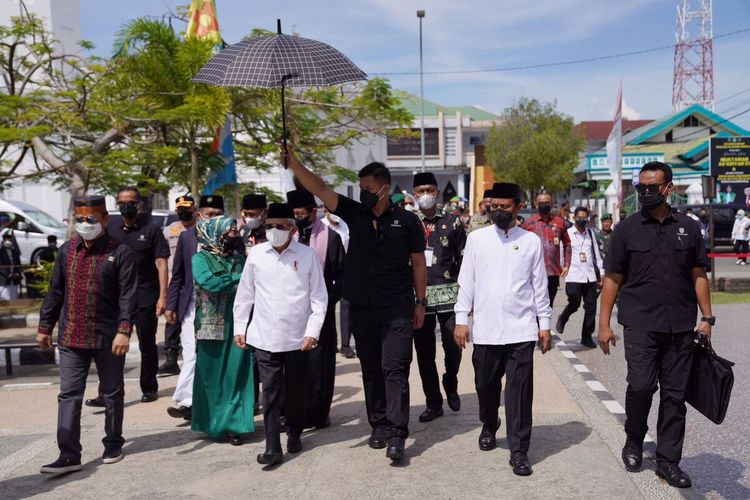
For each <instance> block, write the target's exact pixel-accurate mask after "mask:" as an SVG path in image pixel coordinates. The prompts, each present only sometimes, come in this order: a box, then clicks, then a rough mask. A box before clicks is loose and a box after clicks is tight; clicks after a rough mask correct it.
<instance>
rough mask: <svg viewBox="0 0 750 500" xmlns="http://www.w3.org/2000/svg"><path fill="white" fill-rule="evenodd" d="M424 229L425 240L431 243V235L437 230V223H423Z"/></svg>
mask: <svg viewBox="0 0 750 500" xmlns="http://www.w3.org/2000/svg"><path fill="white" fill-rule="evenodd" d="M428 226H429V229H428ZM422 227H423V228H424V235H425V238H426V239H427V241H428V242H429V241H430V235H431V234H432V232H433V231H434V230H435V223H434V222H431V223H429V224H425V223H424V221H422Z"/></svg>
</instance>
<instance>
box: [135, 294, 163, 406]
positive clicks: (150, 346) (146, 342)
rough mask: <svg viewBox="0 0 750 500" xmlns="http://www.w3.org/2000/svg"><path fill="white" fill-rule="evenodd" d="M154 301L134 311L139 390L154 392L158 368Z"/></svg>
mask: <svg viewBox="0 0 750 500" xmlns="http://www.w3.org/2000/svg"><path fill="white" fill-rule="evenodd" d="M158 326H159V322H158V318H157V317H156V302H154V303H153V304H149V305H147V306H143V307H139V308H138V311H137V312H136V313H135V332H136V334H137V335H138V348H139V349H140V351H141V391H142V392H143V393H144V394H145V393H147V392H156V391H158V390H159V384H158V383H157V382H156V371H157V370H158V369H159V350H158V349H157V348H156V329H157V327H158Z"/></svg>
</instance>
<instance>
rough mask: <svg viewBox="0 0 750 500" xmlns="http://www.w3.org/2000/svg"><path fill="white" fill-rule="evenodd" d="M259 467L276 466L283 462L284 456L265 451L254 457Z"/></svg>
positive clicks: (278, 452)
mask: <svg viewBox="0 0 750 500" xmlns="http://www.w3.org/2000/svg"><path fill="white" fill-rule="evenodd" d="M256 460H257V461H258V463H259V464H261V465H278V464H280V463H281V462H283V461H284V454H283V453H282V452H280V451H271V450H266V451H265V452H264V453H261V454H260V455H258V456H257V457H256Z"/></svg>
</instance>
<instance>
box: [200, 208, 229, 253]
mask: <svg viewBox="0 0 750 500" xmlns="http://www.w3.org/2000/svg"><path fill="white" fill-rule="evenodd" d="M236 228H237V222H236V221H235V220H234V219H233V218H231V217H226V216H224V215H220V216H219V217H213V218H211V219H201V220H199V221H198V224H197V225H196V229H195V232H196V235H197V236H198V243H199V244H200V246H201V249H202V250H205V251H206V252H208V253H210V254H211V255H215V256H217V257H225V256H227V255H228V252H227V251H226V250H225V249H224V236H226V234H227V233H228V232H229V231H231V230H232V229H236Z"/></svg>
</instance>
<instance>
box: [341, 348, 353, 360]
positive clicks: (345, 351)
mask: <svg viewBox="0 0 750 500" xmlns="http://www.w3.org/2000/svg"><path fill="white" fill-rule="evenodd" d="M339 353H340V354H341V355H342V356H344V357H345V358H346V359H354V358H356V357H357V353H356V352H354V349H352V348H351V347H342V348H341V350H340V351H339Z"/></svg>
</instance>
